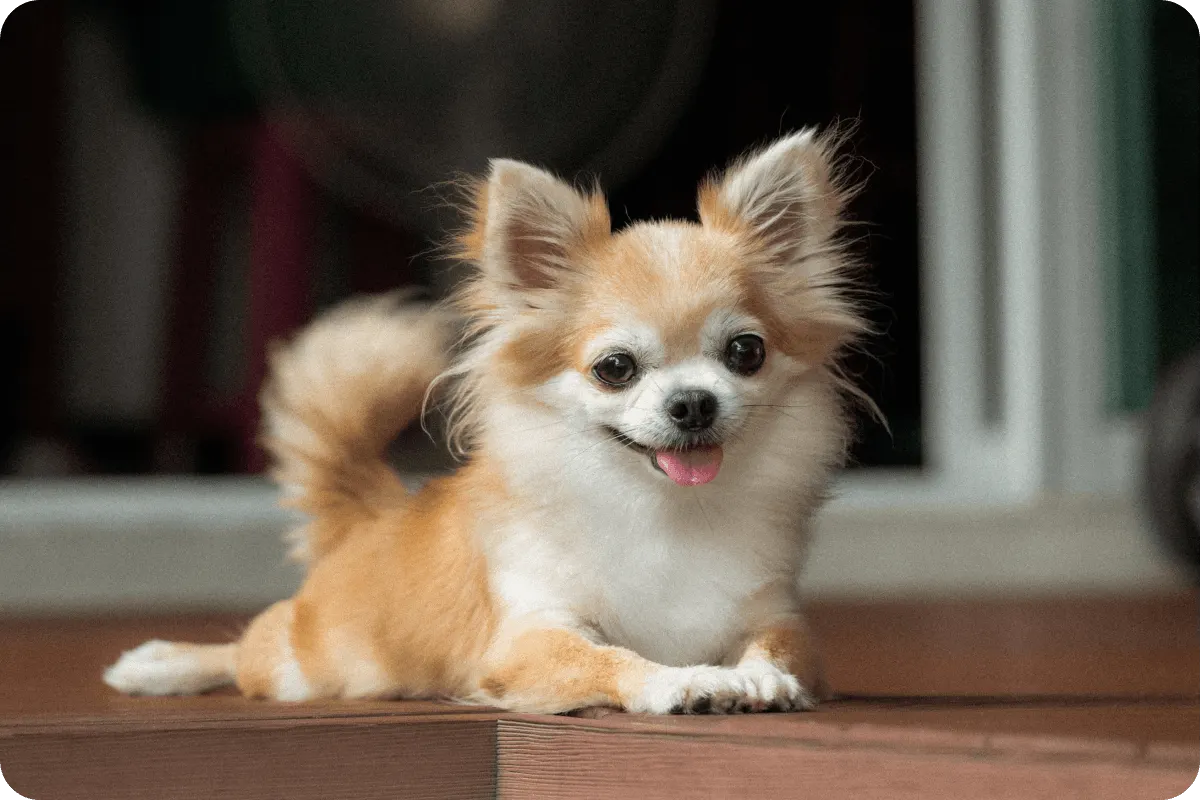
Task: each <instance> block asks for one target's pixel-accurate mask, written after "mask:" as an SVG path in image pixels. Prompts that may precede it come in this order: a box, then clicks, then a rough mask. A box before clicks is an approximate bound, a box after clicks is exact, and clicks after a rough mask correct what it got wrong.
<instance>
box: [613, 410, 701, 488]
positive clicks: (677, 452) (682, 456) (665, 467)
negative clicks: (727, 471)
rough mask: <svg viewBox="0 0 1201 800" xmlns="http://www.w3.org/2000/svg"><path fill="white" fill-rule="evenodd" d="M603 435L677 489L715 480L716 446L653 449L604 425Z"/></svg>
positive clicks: (693, 445) (699, 444) (698, 444)
mask: <svg viewBox="0 0 1201 800" xmlns="http://www.w3.org/2000/svg"><path fill="white" fill-rule="evenodd" d="M605 432H606V433H608V434H609V437H610V439H612V441H614V442H617V443H618V444H620V445H622V446H623V447H626V448H628V449H630V450H633V451H634V452H636V453H641V454H642V455H645V456H646V457H647V458H649V459H650V462H651V466H652V467H654V468H655V470H656V471H658V472H660V473H662V474H663V475H666V476H667V477H668V478H669V479H670V480H671V481H672V482H673V483H675V484H676V485H677V486H700V485H701V484H705V483H708V482H709V481H711V480H713V479H714V478H716V477H717V473H718V471H719V470H720V469H721V459H722V455H723V453H722V448H721V445H720V444H715V443H714V444H710V443H705V442H695V443H685V444H683V445H681V446H676V447H671V448H664V449H657V448H654V447H648V446H647V445H644V444H642V443H641V442H636V441H634V440H633V439H631V438H630V437H629V436H628V435H626V434H625V433H622V432H621V431H619V430H618V429H617V428H614V427H611V426H608V425H606V426H605Z"/></svg>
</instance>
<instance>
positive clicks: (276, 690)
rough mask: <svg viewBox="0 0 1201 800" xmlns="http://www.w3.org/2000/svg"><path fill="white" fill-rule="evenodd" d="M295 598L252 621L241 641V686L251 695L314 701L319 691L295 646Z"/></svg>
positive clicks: (239, 653) (239, 649)
mask: <svg viewBox="0 0 1201 800" xmlns="http://www.w3.org/2000/svg"><path fill="white" fill-rule="evenodd" d="M294 603H295V601H293V600H281V601H280V602H278V603H276V604H274V605H272V606H271V607H269V608H268V609H267V610H266V611H264V612H263V613H261V614H259V615H258V616H257V617H255V618H254V620H253V621H252V622H251V623H250V626H249V627H248V628H247V629H246V632H245V633H244V634H242V640H241V641H240V642H239V643H238V653H237V661H236V667H237V679H238V688H239V689H240V690H241V691H242V694H244V695H246V696H247V697H259V698H265V699H270V700H313V699H316V698H317V697H319V696H322V695H323V694H324V693H322V692H318V691H316V690H315V688H314V686H313V682H312V681H311V680H310V678H309V676H308V675H307V674H306V673H305V671H304V670H303V669H301V665H300V662H299V661H298V660H297V658H296V651H295V649H294V648H293V646H292V628H293V608H294Z"/></svg>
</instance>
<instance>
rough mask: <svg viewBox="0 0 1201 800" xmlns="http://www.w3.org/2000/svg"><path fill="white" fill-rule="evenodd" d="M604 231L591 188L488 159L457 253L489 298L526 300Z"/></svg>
mask: <svg viewBox="0 0 1201 800" xmlns="http://www.w3.org/2000/svg"><path fill="white" fill-rule="evenodd" d="M609 231H610V223H609V210H608V208H607V206H606V205H605V199H604V197H603V196H602V195H601V194H600V193H599V192H594V193H591V194H587V195H585V194H582V193H581V192H578V191H576V190H575V189H573V188H572V187H571V186H569V185H568V184H567V183H565V182H563V181H561V180H559V179H558V178H556V177H555V176H554V175H551V174H550V173H549V172H546V171H545V170H541V169H538V168H537V167H532V166H530V165H529V164H523V163H521V162H520V161H510V160H508V159H495V160H493V161H492V162H491V170H490V173H489V175H488V179H487V180H486V181H483V182H481V183H480V184H479V186H478V188H477V190H476V194H475V198H474V208H473V214H472V220H471V227H470V228H469V229H468V230H467V231H466V232H465V234H464V235H463V236H462V237H461V238H460V240H459V242H460V255H461V256H463V257H464V258H465V259H466V260H469V261H471V262H473V263H475V265H476V266H477V268H478V269H479V283H478V284H477V286H476V288H477V290H483V291H484V292H485V293H486V294H488V295H489V296H490V297H489V300H490V301H491V302H492V303H496V304H498V305H509V304H510V303H512V302H514V301H516V302H521V301H522V300H523V298H524V299H525V302H524V303H523V304H525V305H528V304H529V302H528V301H529V296H530V294H531V293H537V292H539V291H540V290H553V289H555V288H557V287H558V286H559V285H560V284H561V282H562V280H563V279H564V277H565V276H566V275H569V274H570V273H571V272H573V271H574V266H573V258H574V257H575V256H577V255H578V253H579V252H580V251H581V250H582V249H583V248H585V247H587V246H588V245H589V244H592V243H595V242H597V241H598V240H603V239H604V238H605V237H607V236H608V235H609ZM543 293H544V292H543Z"/></svg>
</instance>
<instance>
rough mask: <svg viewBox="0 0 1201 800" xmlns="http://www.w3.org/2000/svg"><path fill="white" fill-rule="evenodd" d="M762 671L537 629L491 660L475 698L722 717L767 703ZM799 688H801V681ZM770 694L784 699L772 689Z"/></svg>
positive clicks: (516, 707) (540, 706)
mask: <svg viewBox="0 0 1201 800" xmlns="http://www.w3.org/2000/svg"><path fill="white" fill-rule="evenodd" d="M761 672H762V670H758V669H753V670H752V669H743V668H742V667H741V666H739V667H734V668H727V667H716V666H709V665H701V666H693V667H668V666H664V665H663V664H656V663H655V662H653V661H648V660H647V659H645V658H642V657H641V656H639V655H638V654H637V653H635V652H633V651H632V650H627V649H625V648H622V647H612V646H609V645H603V644H596V643H595V642H593V641H591V640H590V639H588V638H587V637H586V636H584V635H583V634H582V633H580V632H578V631H575V630H571V629H567V628H530V629H527V630H525V631H524V632H522V633H519V634H518V635H516V636H515V637H513V638H512V639H511V640H510V641H509V642H508V643H507V644H506V646H505V647H504V648H503V651H502V652H500V653H499V654H494V655H492V657H491V658H489V659H488V666H487V667H486V669H485V671H484V675H483V678H482V679H481V680H480V693H479V694H478V695H477V696H476V697H475V698H474V699H475V700H477V701H479V702H484V703H489V704H492V705H497V706H501V707H503V708H507V709H510V710H512V711H524V712H532V713H539V714H560V713H564V712H567V711H572V710H575V709H581V708H586V707H593V706H606V707H611V708H621V709H624V710H626V711H634V712H644V713H650V714H670V713H714V714H722V713H728V712H731V711H737V710H746V709H750V708H751V707H752V706H753V705H755V704H759V705H762V706H764V707H766V705H767V703H765V702H761V701H763V700H764V699H765V696H764V695H763V694H762V690H763V689H767V688H771V689H772V690H773V692H774V691H776V688H775V686H774V684H772V685H771V686H767V685H764V686H762V687H761V686H760V685H759V683H758V682H757V681H759V680H760V678H761V677H762V676H761V674H760V673H761ZM776 672H778V670H777V671H776ZM773 677H774V676H773ZM784 677H790V676H784ZM792 685H793V686H794V687H796V679H795V678H792ZM786 689H787V687H786V686H785V687H782V688H780V691H784V690H786ZM796 691H797V693H799V691H800V690H799V687H797V688H796ZM766 699H767V700H768V701H773V702H774V701H775V700H776V699H777V698H776V696H775V694H772V695H771V696H770V697H766Z"/></svg>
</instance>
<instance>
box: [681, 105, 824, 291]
mask: <svg viewBox="0 0 1201 800" xmlns="http://www.w3.org/2000/svg"><path fill="white" fill-rule="evenodd" d="M834 138H835V137H833V136H821V135H818V134H817V133H816V132H815V131H814V130H812V129H809V130H803V131H800V132H799V133H794V134H792V135H790V136H786V137H784V138H782V139H779V140H777V141H776V142H774V143H772V144H771V145H769V146H768V147H766V148H765V149H763V150H760V151H759V152H757V153H753V154H751V155H750V156H747V157H745V158H743V159H741V160H739V161H736V162H735V163H734V164H732V165H731V166H730V167H729V168H728V169H727V170H726V171H725V173H723V174H722V175H721V176H720V177H719V178H717V179H716V180H709V181H707V182H706V183H705V184H704V185H702V187H701V190H700V196H699V198H698V206H699V209H700V215H701V221H702V222H703V223H704V224H705V225H706V226H708V227H712V228H718V229H724V230H728V231H731V232H736V233H740V234H744V235H749V236H750V237H751V238H752V240H753V241H754V242H755V243H756V244H758V245H759V246H760V247H761V248H763V251H764V253H765V255H766V256H767V258H768V260H769V261H770V262H772V264H773V265H774V266H777V267H786V266H788V265H789V264H790V263H792V262H793V261H795V260H796V259H797V258H799V257H800V256H801V255H802V254H803V251H804V250H805V249H806V246H807V245H808V246H810V247H813V248H817V247H820V246H821V245H822V243H823V242H824V241H825V240H827V239H829V238H830V237H831V236H833V235H834V234H835V233H837V231H838V227H839V224H840V220H841V218H842V213H843V209H844V206H845V205H846V201H847V192H845V191H844V190H843V189H842V187H841V186H840V185H839V183H838V182H837V181H836V180H835V178H834V171H833V164H832V163H831V161H832V157H833V154H834V151H835V150H836V149H837V147H836V142H835V141H834Z"/></svg>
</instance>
